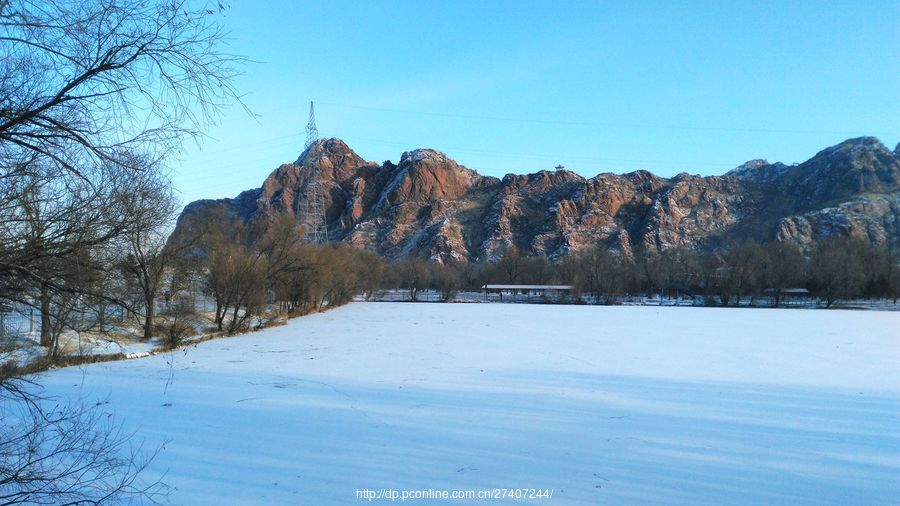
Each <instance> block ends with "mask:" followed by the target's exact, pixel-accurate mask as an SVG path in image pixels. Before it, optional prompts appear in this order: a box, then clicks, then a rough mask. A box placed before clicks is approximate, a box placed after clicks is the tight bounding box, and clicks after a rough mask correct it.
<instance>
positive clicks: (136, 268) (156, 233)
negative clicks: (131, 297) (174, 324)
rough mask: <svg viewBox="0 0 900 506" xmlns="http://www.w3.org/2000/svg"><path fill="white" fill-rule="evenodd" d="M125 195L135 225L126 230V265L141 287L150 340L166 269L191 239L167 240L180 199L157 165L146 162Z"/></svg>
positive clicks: (147, 338)
mask: <svg viewBox="0 0 900 506" xmlns="http://www.w3.org/2000/svg"><path fill="white" fill-rule="evenodd" d="M121 198H122V199H123V201H124V202H125V205H126V206H127V208H128V209H129V210H130V216H131V217H132V220H131V221H132V223H131V226H130V227H129V228H128V229H127V231H126V234H125V239H126V241H127V243H128V254H127V256H126V258H125V260H124V262H123V267H124V270H125V272H126V274H128V275H129V276H131V278H132V279H133V280H134V281H135V285H136V286H137V287H138V288H139V289H140V295H141V297H142V299H143V317H144V325H143V327H144V339H146V340H149V339H150V338H151V337H152V334H153V322H154V318H155V316H156V298H157V295H158V294H159V291H160V288H161V286H162V285H163V283H164V281H165V280H164V276H165V274H166V269H167V268H168V267H171V265H172V263H173V261H174V260H175V259H176V258H177V257H178V256H179V254H180V253H181V252H182V251H183V249H184V248H186V247H188V246H189V245H190V242H189V241H183V242H180V243H179V244H178V245H169V244H168V243H167V237H168V232H169V226H170V225H171V224H172V220H173V217H174V214H175V209H176V207H177V199H176V198H175V196H174V194H173V192H172V187H171V185H170V184H169V181H168V180H166V179H165V178H164V177H162V175H161V174H160V173H159V172H158V171H157V170H154V168H153V167H151V166H145V169H144V171H143V172H141V173H140V174H138V175H137V177H136V178H135V179H134V182H133V184H132V185H131V186H130V187H129V188H128V189H127V190H126V191H122V192H121Z"/></svg>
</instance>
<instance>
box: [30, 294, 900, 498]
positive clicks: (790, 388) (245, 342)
mask: <svg viewBox="0 0 900 506" xmlns="http://www.w3.org/2000/svg"><path fill="white" fill-rule="evenodd" d="M170 364H171V367H170ZM41 382H42V383H43V384H44V385H45V387H46V389H47V392H46V393H48V394H51V395H56V396H59V397H60V398H77V397H78V396H81V397H83V398H84V399H85V401H86V402H90V403H92V404H93V403H94V402H97V401H105V400H108V401H109V404H106V405H105V406H104V409H107V410H108V411H110V412H111V413H114V414H115V416H116V419H117V420H119V421H120V422H121V423H122V424H123V425H124V428H125V430H128V431H134V432H136V434H137V437H138V439H140V440H144V441H145V445H146V446H148V447H156V446H160V445H163V444H164V448H163V449H162V451H161V452H160V453H159V455H158V457H157V458H156V460H155V461H154V462H153V465H152V468H151V469H150V472H151V474H152V473H156V475H159V474H161V473H163V472H165V473H166V476H165V481H166V482H167V483H168V484H170V485H171V486H173V487H175V490H174V491H173V492H172V494H171V496H170V497H169V500H170V501H171V502H172V503H176V504H241V503H244V504H259V503H268V504H275V503H278V504H348V503H349V504H352V503H358V504H364V503H368V501H366V500H363V499H357V489H360V490H361V489H364V488H368V489H375V490H378V489H382V488H385V489H394V490H410V489H446V490H469V489H495V488H540V489H552V490H553V497H552V499H549V500H548V499H542V500H522V501H510V500H509V499H506V500H504V501H502V503H503V504H506V503H511V504H553V505H566V504H645V503H646V504H659V503H665V504H698V503H707V504H709V503H728V504H775V503H793V504H804V503H808V504H823V503H826V504H898V503H900V313H896V312H874V311H822V310H778V309H719V308H710V309H707V308H684V307H680V308H679V307H595V306H543V305H519V304H515V305H504V304H404V303H354V304H350V305H348V306H346V307H342V308H339V309H336V310H333V311H329V312H327V313H323V314H317V315H312V316H308V317H304V318H300V319H296V320H293V321H291V322H290V323H289V324H288V325H286V326H283V327H278V328H272V329H268V330H264V331H261V332H257V333H253V334H248V335H245V336H240V337H234V338H228V339H220V340H215V341H209V342H206V343H203V344H200V345H198V346H196V347H191V348H188V349H186V350H180V351H177V352H175V353H172V354H168V355H158V356H154V357H148V358H144V359H137V360H128V361H123V362H114V363H103V364H96V365H92V366H86V367H81V368H68V369H62V370H56V371H53V372H51V373H47V374H45V375H43V377H42V379H41ZM372 502H373V503H382V504H386V503H387V502H386V501H378V500H375V501H372ZM418 503H419V504H424V503H428V501H418ZM456 503H460V502H458V501H457V502H456ZM472 503H473V504H488V503H491V502H490V501H473V502H472Z"/></svg>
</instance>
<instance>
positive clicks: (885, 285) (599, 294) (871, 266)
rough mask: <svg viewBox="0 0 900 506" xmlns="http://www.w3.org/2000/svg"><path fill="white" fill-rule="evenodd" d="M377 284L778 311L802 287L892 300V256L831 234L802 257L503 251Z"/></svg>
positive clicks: (761, 249)
mask: <svg viewBox="0 0 900 506" xmlns="http://www.w3.org/2000/svg"><path fill="white" fill-rule="evenodd" d="M387 276H388V278H385V279H389V281H387V282H385V283H384V284H385V285H391V286H399V287H402V288H405V289H407V290H409V297H410V299H412V300H416V299H417V298H418V293H419V292H420V291H421V290H423V289H432V290H435V291H438V292H440V294H441V298H442V299H443V300H450V299H452V298H453V296H454V294H455V293H456V292H458V291H461V290H479V289H480V288H481V287H482V286H483V285H484V284H486V283H496V284H536V285H543V284H571V285H573V286H574V287H575V290H576V293H577V294H579V295H583V296H587V298H588V299H589V300H592V301H594V302H595V303H600V304H614V303H617V302H618V301H620V300H621V299H622V298H623V297H627V296H634V295H639V294H642V295H665V296H674V295H676V294H682V295H685V296H695V297H702V299H703V300H704V302H705V303H706V304H707V305H711V306H739V305H741V304H747V303H749V304H751V305H752V304H754V303H755V302H756V301H757V300H759V299H760V298H762V297H766V298H767V300H770V301H771V304H773V305H775V306H780V305H781V304H782V303H783V300H784V297H785V295H786V293H788V292H787V291H788V290H790V289H795V288H805V289H807V290H809V294H810V296H811V297H816V298H818V299H819V300H821V301H822V302H823V303H824V305H825V306H826V307H831V306H833V305H834V304H835V303H837V302H839V301H845V300H853V299H892V300H893V301H894V302H895V303H896V301H897V299H898V298H900V253H898V250H897V249H896V248H890V247H887V246H875V245H872V244H870V243H869V242H867V241H862V240H857V239H852V238H847V237H831V238H826V239H824V240H821V241H819V242H818V243H817V244H816V245H814V246H813V247H812V248H811V249H810V250H809V251H808V252H806V253H805V254H804V253H803V252H801V250H800V249H799V248H798V247H797V246H795V245H792V244H788V243H783V242H765V243H760V242H756V241H752V240H744V241H736V242H733V243H731V244H728V245H726V246H723V247H720V248H718V249H715V250H713V251H710V252H697V251H694V250H691V249H686V248H674V249H667V250H663V251H661V252H658V251H649V252H648V251H638V252H636V253H634V254H632V255H623V254H621V253H618V252H614V251H610V250H609V249H606V248H602V247H593V248H588V249H586V250H583V251H580V252H578V253H574V254H571V255H569V256H568V257H565V258H563V259H562V260H561V261H558V262H551V261H550V260H548V259H547V258H546V257H543V256H526V255H522V254H521V253H520V252H519V250H518V249H517V248H515V247H510V248H508V249H506V250H505V251H504V252H503V253H502V256H501V257H500V258H499V259H498V260H497V261H496V262H485V263H462V264H457V265H450V266H444V265H440V264H430V263H428V262H425V261H423V260H418V259H410V260H404V261H402V262H399V263H397V264H396V265H394V266H393V267H392V269H391V272H389V273H388V274H387Z"/></svg>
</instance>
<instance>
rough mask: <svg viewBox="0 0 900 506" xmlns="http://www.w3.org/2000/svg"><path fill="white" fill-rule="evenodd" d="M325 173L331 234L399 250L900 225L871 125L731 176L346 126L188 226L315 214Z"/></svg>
mask: <svg viewBox="0 0 900 506" xmlns="http://www.w3.org/2000/svg"><path fill="white" fill-rule="evenodd" d="M313 178H315V180H317V181H318V182H319V184H320V187H321V188H322V191H323V193H324V200H325V206H326V208H327V209H326V214H327V220H328V226H329V238H330V239H332V240H335V241H344V242H347V243H349V244H352V245H354V246H356V247H360V248H365V249H370V250H374V251H378V252H379V253H382V254H384V255H386V256H388V257H390V258H402V257H406V256H409V255H416V256H421V257H424V258H430V259H433V260H435V261H440V262H460V261H471V260H482V259H493V258H496V257H497V256H498V255H499V254H500V253H501V252H502V250H503V249H504V248H506V247H508V246H510V245H516V246H518V247H519V248H520V249H521V250H522V251H523V252H525V253H539V254H545V255H548V256H550V257H553V258H557V257H561V256H564V255H566V254H568V253H570V252H573V251H578V250H580V249H583V248H586V247H588V246H592V245H597V244H601V245H605V246H607V247H609V248H612V249H616V250H621V251H623V252H624V253H626V254H630V253H631V252H632V251H633V250H634V249H635V248H650V249H657V250H659V249H666V248H672V247H677V246H687V247H693V248H704V247H708V246H712V245H714V244H715V243H716V242H717V241H722V240H726V239H729V238H732V237H753V238H757V239H772V238H775V239H780V240H785V241H794V242H796V243H798V244H800V245H801V246H804V247H808V246H810V245H811V244H813V243H814V242H815V241H817V240H819V239H821V238H823V237H827V236H829V235H834V234H846V235H853V236H855V237H860V238H866V239H868V240H870V241H873V242H876V243H883V242H887V241H896V240H898V239H900V159H898V155H897V153H896V152H894V151H890V150H888V149H887V148H885V147H884V146H883V145H881V143H880V142H878V141H877V140H876V139H873V138H861V139H851V140H848V141H845V142H844V143H841V144H839V145H837V146H834V147H832V148H828V149H826V150H823V151H821V152H820V153H818V154H817V155H816V156H815V157H813V158H812V159H811V160H809V161H808V162H805V163H803V164H800V165H797V166H786V165H783V164H778V163H776V164H769V163H768V162H766V161H765V160H753V161H751V162H748V163H746V164H744V165H742V166H741V167H738V168H737V169H735V170H734V171H731V172H729V173H728V174H726V175H725V176H710V177H700V176H692V175H689V174H679V175H678V176H676V177H674V178H671V179H665V178H660V177H657V176H654V175H653V174H651V173H649V172H647V171H637V172H632V173H629V174H624V175H616V174H601V175H598V176H596V177H594V178H591V179H588V180H586V179H584V178H583V177H581V176H579V175H578V174H575V173H572V172H569V171H565V170H562V171H553V172H551V171H540V172H537V173H534V174H528V175H514V174H509V175H507V176H505V177H504V178H503V179H502V180H498V179H496V178H492V177H486V176H481V175H479V174H478V173H476V172H475V171H472V170H470V169H467V168H466V167H463V166H461V165H459V164H458V163H456V162H455V161H453V160H451V159H450V158H448V157H447V156H446V155H444V154H443V153H441V152H439V151H435V150H432V149H417V150H414V151H408V152H406V153H403V155H402V157H401V158H400V162H399V164H398V165H394V164H392V163H390V162H385V163H383V164H381V165H378V164H376V163H372V162H366V161H365V160H363V159H362V158H360V157H359V156H358V155H357V154H356V153H354V152H353V150H351V149H350V148H349V147H348V146H347V145H346V144H345V143H344V142H343V141H341V140H339V139H327V140H319V141H317V142H316V143H315V144H313V145H312V146H310V148H309V149H308V150H307V151H306V152H304V153H303V154H302V155H301V156H300V158H299V159H298V160H297V161H296V162H294V163H292V164H285V165H282V166H281V167H278V168H277V169H276V170H275V171H274V172H272V174H270V175H269V177H268V178H266V180H265V181H264V182H263V184H262V187H261V188H260V189H258V190H251V191H249V192H244V193H243V194H241V195H240V196H239V197H238V198H235V199H223V200H218V201H199V202H195V203H192V204H190V205H188V206H187V207H186V208H185V211H184V213H183V215H182V217H181V218H180V219H179V227H180V228H183V227H186V226H188V224H189V223H197V221H196V220H203V219H204V216H209V215H210V214H209V213H211V212H214V211H216V210H218V209H224V210H226V211H227V215H228V216H230V217H232V218H233V219H241V220H247V221H250V220H256V221H258V222H261V223H263V224H265V223H270V222H271V220H272V219H273V218H274V217H276V216H278V215H280V214H282V213H288V214H290V215H292V216H294V217H295V219H297V220H298V221H299V220H303V214H304V210H305V209H306V202H307V195H308V188H309V183H310V182H311V181H312V180H313ZM177 233H179V229H178V228H176V234H177Z"/></svg>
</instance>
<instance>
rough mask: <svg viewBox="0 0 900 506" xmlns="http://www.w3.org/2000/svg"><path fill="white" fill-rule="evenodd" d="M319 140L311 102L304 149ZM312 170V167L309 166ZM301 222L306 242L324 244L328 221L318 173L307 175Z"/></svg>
mask: <svg viewBox="0 0 900 506" xmlns="http://www.w3.org/2000/svg"><path fill="white" fill-rule="evenodd" d="M317 140H319V129H318V128H316V112H315V110H314V109H313V103H312V102H310V103H309V122H308V123H307V124H306V148H305V149H306V150H309V148H310V146H312V145H313V144H315V142H316V141H317ZM309 168H310V169H311V170H312V167H309ZM303 224H304V225H305V227H306V242H308V243H309V244H325V243H327V242H328V223H327V221H326V218H325V195H324V191H323V189H322V184H321V183H320V182H319V174H315V173H312V174H310V175H309V183H307V185H306V199H305V206H304V209H303Z"/></svg>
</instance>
